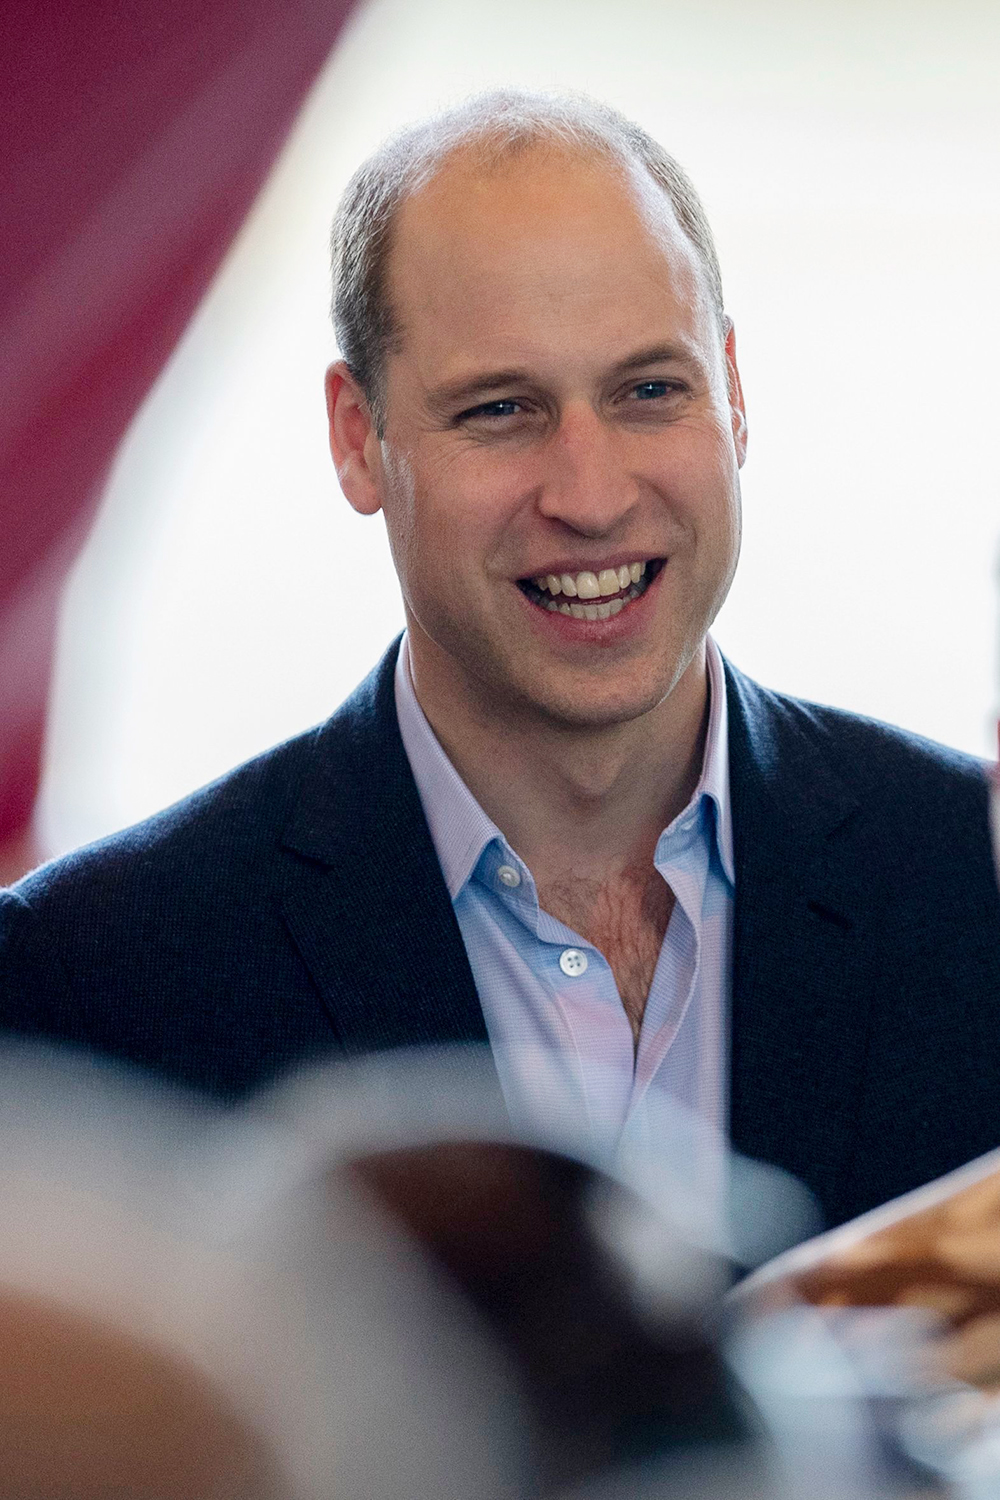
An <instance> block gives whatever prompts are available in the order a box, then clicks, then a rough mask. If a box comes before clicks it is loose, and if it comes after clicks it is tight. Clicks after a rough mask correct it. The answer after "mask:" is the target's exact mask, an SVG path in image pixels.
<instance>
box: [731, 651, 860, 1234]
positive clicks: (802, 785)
mask: <svg viewBox="0 0 1000 1500" xmlns="http://www.w3.org/2000/svg"><path fill="white" fill-rule="evenodd" d="M726 673H727V688H728V705H729V722H730V736H729V738H730V785H731V794H732V810H733V838H734V852H735V866H736V914H735V934H734V952H733V990H732V995H733V999H732V1028H731V1046H732V1053H731V1064H732V1096H731V1099H732V1102H731V1134H732V1141H733V1145H734V1147H735V1148H736V1150H738V1151H741V1152H743V1153H744V1154H746V1155H749V1156H754V1157H759V1158H762V1159H764V1160H766V1161H769V1162H772V1163H774V1164H776V1165H778V1166H781V1167H783V1168H785V1169H786V1170H787V1171H790V1172H791V1173H793V1174H794V1175H795V1176H796V1177H798V1178H800V1179H801V1180H803V1181H805V1182H806V1183H807V1184H808V1185H809V1186H810V1187H811V1188H812V1189H813V1191H814V1192H815V1193H816V1194H817V1196H818V1198H819V1200H820V1202H821V1204H822V1205H823V1206H824V1208H825V1209H826V1210H827V1213H828V1214H832V1215H833V1216H834V1217H836V1216H837V1210H836V1206H837V1202H838V1196H839V1191H840V1185H841V1184H842V1182H843V1178H844V1174H845V1172H846V1171H847V1170H848V1169H849V1166H850V1157H851V1153H852V1147H853V1141H854V1139H855V1132H856V1128H857V1110H858V1104H859V1100H860V1097H861V1090H862V1085H863V1078H864V1061H865V1049H866V1040H867V1016H868V1010H869V1007H870V1004H871V992H872V985H873V976H872V974H871V972H870V962H871V960H870V958H869V957H868V955H870V954H871V953H872V951H873V943H872V941H871V936H870V932H871V928H872V925H873V922H874V921H875V920H876V918H877V914H875V913H873V912H872V911H871V910H870V909H866V908H865V906H864V905H863V904H862V900H861V898H860V897H859V882H858V880H857V872H856V870H855V869H854V867H853V865H852V861H851V857H850V850H851V840H850V828H849V825H850V822H851V820H852V818H853V817H854V816H856V815H857V809H858V803H857V799H856V798H855V797H854V795H853V793H852V792H851V790H850V789H849V788H848V787H846V786H845V785H844V783H843V782H842V781H841V779H840V778H839V777H838V776H837V775H836V773H835V772H834V771H833V770H832V769H831V766H830V758H829V757H828V756H826V755H824V753H823V749H822V739H823V736H824V733H825V731H824V730H823V728H822V726H821V725H820V724H819V723H818V721H816V720H815V719H813V717H812V716H811V715H810V712H809V709H808V707H807V706H805V705H802V704H798V703H791V702H789V701H788V700H786V699H782V698H779V697H777V696H776V695H774V694H771V693H768V692H766V691H765V690H764V689H762V688H759V687H757V686H756V685H755V684H754V683H751V682H750V681H749V680H748V679H747V678H745V677H743V676H742V674H741V673H739V672H736V671H735V670H734V669H733V668H732V667H730V666H729V664H728V663H727V665H726Z"/></svg>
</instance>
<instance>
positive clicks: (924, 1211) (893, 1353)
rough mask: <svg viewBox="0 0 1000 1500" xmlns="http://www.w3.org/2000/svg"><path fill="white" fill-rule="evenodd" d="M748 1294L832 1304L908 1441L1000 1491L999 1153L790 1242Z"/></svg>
mask: <svg viewBox="0 0 1000 1500" xmlns="http://www.w3.org/2000/svg"><path fill="white" fill-rule="evenodd" d="M739 1300H740V1301H741V1302H742V1303H743V1305H744V1306H746V1307H749V1308H752V1309H755V1310H756V1311H758V1312H759V1313H760V1314H762V1315H763V1316H764V1318H765V1319H766V1318H767V1316H768V1315H769V1314H773V1313H774V1311H775V1310H776V1309H778V1310H780V1309H781V1308H792V1307H794V1306H795V1305H796V1304H803V1303H805V1304H809V1305H811V1306H813V1307H815V1308H817V1309H820V1310H822V1312H823V1314H824V1317H825V1321H826V1326H827V1327H828V1329H829V1330H830V1332H831V1334H832V1335H834V1336H836V1338H837V1339H838V1340H839V1341H840V1343H841V1344H842V1346H843V1347H844V1348H845V1350H847V1351H848V1354H849V1357H850V1358H852V1359H853V1360H854V1362H855V1364H856V1365H858V1366H864V1367H866V1368H867V1369H869V1370H870V1369H871V1368H873V1365H878V1366H880V1368H881V1370H882V1377H883V1387H882V1393H883V1395H892V1396H894V1397H895V1398H897V1400H898V1402H899V1403H900V1412H901V1417H900V1423H901V1432H902V1437H903V1442H904V1444H905V1446H906V1447H907V1448H908V1450H909V1451H910V1452H911V1453H913V1454H915V1455H918V1456H920V1457H921V1458H922V1459H923V1460H924V1461H925V1462H926V1463H927V1464H928V1465H929V1466H930V1467H931V1468H934V1469H936V1470H937V1471H938V1472H939V1473H941V1474H942V1475H944V1476H945V1477H947V1478H948V1479H949V1480H950V1481H951V1482H952V1483H953V1484H954V1485H955V1486H956V1493H959V1494H961V1495H963V1496H964V1495H968V1496H975V1497H979V1496H980V1495H983V1496H989V1497H993V1496H997V1495H1000V1152H993V1153H991V1154H990V1155H989V1156H986V1157H983V1158H982V1159H981V1160H979V1161H977V1162H973V1163H971V1164H970V1165H969V1166H968V1167H964V1168H962V1169H961V1170H959V1171H957V1172H953V1173H950V1174H949V1175H948V1176H947V1177H945V1178H942V1179H941V1180H940V1181H939V1182H936V1183H932V1184H930V1186H928V1187H926V1188H921V1189H919V1190H918V1191H916V1192H914V1193H910V1194H907V1195H906V1196H905V1197H904V1198H901V1199H899V1200H898V1201H897V1202H895V1203H891V1204H888V1205H886V1206H885V1207H884V1208H881V1209H877V1210H876V1211H875V1212H873V1213H870V1214H866V1215H865V1216H864V1217H862V1218H861V1219H858V1220H857V1221H855V1222H854V1223H851V1224H846V1225H843V1226H841V1227H840V1228H839V1229H836V1230H834V1231H833V1232H832V1233H830V1234H827V1235H823V1236H821V1237H819V1238H818V1239H816V1240H813V1241H811V1242H809V1243H808V1244H805V1245H802V1246H800V1247H798V1248H797V1249H795V1250H792V1251H790V1252H789V1253H788V1254H787V1255H784V1256H782V1257H780V1258H779V1259H778V1260H777V1261H776V1262H775V1263H774V1264H773V1265H772V1266H769V1267H765V1268H764V1270H763V1271H761V1272H759V1273H758V1275H757V1276H755V1277H754V1278H752V1279H751V1281H750V1282H749V1283H748V1284H747V1285H746V1287H745V1288H743V1289H742V1290H741V1292H740V1294H739ZM904 1351H905V1352H904ZM890 1364H891V1365H892V1366H893V1369H892V1373H891V1374H888V1375H887V1374H886V1371H887V1369H888V1366H889V1365H890Z"/></svg>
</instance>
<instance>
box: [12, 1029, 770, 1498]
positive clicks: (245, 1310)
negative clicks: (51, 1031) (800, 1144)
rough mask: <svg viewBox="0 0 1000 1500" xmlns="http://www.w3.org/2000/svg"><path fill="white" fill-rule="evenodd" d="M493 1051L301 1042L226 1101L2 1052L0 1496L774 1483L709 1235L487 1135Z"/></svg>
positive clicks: (618, 1189)
mask: <svg viewBox="0 0 1000 1500" xmlns="http://www.w3.org/2000/svg"><path fill="white" fill-rule="evenodd" d="M487 1065H488V1059H467V1058H464V1057H459V1058H457V1059H456V1058H454V1057H445V1058H442V1059H433V1060H421V1059H417V1058H409V1059H403V1060H394V1061H393V1062H392V1063H391V1064H389V1063H385V1064H379V1065H375V1064H372V1065H370V1066H366V1067H363V1068H347V1067H341V1068H335V1069H330V1070H323V1071H320V1072H318V1073H317V1074H315V1075H314V1076H313V1077H311V1078H309V1079H307V1080H305V1081H304V1082H301V1083H300V1084H298V1085H296V1086H293V1087H289V1088H285V1089H281V1090H276V1091H275V1092H274V1093H272V1094H269V1095H267V1096H265V1097H263V1098H262V1099H261V1100H259V1101H258V1103H257V1104H256V1105H255V1106H253V1107H251V1108H249V1109H247V1110H243V1111H240V1112H235V1113H224V1112H216V1111H215V1110H214V1109H210V1108H207V1107H205V1106H204V1105H200V1104H196V1103H195V1102H194V1101H193V1100H192V1099H191V1098H189V1097H188V1096H185V1095H180V1094H176V1093H172V1092H168V1091H164V1090H162V1089H159V1088H149V1087H148V1086H143V1085H142V1084H141V1083H140V1082H139V1081H136V1080H135V1079H134V1078H131V1077H128V1078H124V1079H123V1078H122V1077H121V1076H119V1075H116V1074H114V1073H113V1072H111V1071H110V1070H108V1069H107V1068H106V1067H103V1066H101V1065H99V1064H96V1063H94V1062H92V1061H89V1060H87V1059H81V1058H79V1057H76V1058H72V1057H65V1056H52V1055H49V1054H44V1053H39V1052H37V1051H35V1050H33V1049H13V1050H12V1051H10V1052H9V1053H7V1054H6V1055H5V1056H4V1057H3V1058H2V1059H0V1134H2V1136H3V1139H4V1143H5V1152H4V1157H3V1163H2V1166H0V1192H2V1195H3V1203H4V1208H5V1213H4V1230H3V1233H2V1235H0V1333H2V1334H3V1335H4V1337H3V1338H2V1339H0V1477H2V1478H7V1479H9V1484H10V1486H11V1487H10V1488H8V1489H7V1490H4V1489H3V1485H2V1483H0V1494H3V1495H4V1496H5V1500H6V1497H10V1496H13V1495H15V1494H16V1495H17V1496H18V1497H19V1500H35V1497H37V1500H43V1497H44V1500H97V1497H101V1500H106V1497H107V1496H108V1495H110V1494H116V1495H127V1496H128V1497H129V1500H154V1497H155V1500H173V1497H174V1496H177V1497H180V1496H184V1497H185V1500H200V1497H205V1500H209V1497H211V1500H223V1497H225V1500H228V1497H230V1496H231V1497H233V1500H236V1497H239V1500H272V1497H273V1500H327V1497H336V1500H345V1497H346V1500H423V1497H426V1500H441V1497H443V1496H447V1497H448V1500H466V1497H468V1500H491V1497H495V1500H521V1497H524V1500H528V1497H541V1496H547V1495H556V1494H558V1495H562V1496H568V1495H569V1494H570V1493H573V1492H574V1489H575V1488H579V1489H580V1493H581V1494H583V1493H585V1492H586V1493H591V1494H594V1495H596V1494H598V1493H599V1487H600V1485H601V1484H602V1483H604V1482H607V1483H618V1482H619V1479H620V1478H621V1476H623V1475H632V1476H633V1477H634V1479H635V1482H636V1483H639V1482H642V1483H647V1482H652V1479H653V1478H654V1477H655V1476H657V1475H663V1476H667V1477H668V1478H669V1476H670V1475H671V1474H672V1475H673V1481H676V1483H675V1484H674V1487H673V1488H672V1489H671V1491H670V1492H671V1493H672V1494H676V1495H677V1496H678V1497H688V1496H690V1497H694V1496H706V1497H707V1496H709V1495H711V1496H712V1497H713V1500H726V1497H728V1496H730V1495H734V1496H735V1495H736V1494H737V1493H738V1494H739V1495H741V1496H748V1495H751V1496H757V1495H760V1496H764V1495H769V1494H770V1491H769V1490H768V1489H766V1488H765V1471H764V1469H763V1467H762V1466H761V1464H760V1463H759V1456H760V1443H759V1431H758V1426H759V1424H758V1422H757V1419H756V1417H755V1415H754V1410H753V1403H752V1401H750V1400H749V1399H748V1398H747V1396H746V1394H745V1393H744V1392H743V1391H742V1390H741V1389H740V1386H739V1382H738V1381H737V1380H736V1379H735V1378H734V1377H733V1375H732V1373H731V1371H730V1370H729V1368H728V1366H727V1364H726V1361H725V1359H724V1357H723V1355H722V1352H721V1350H720V1347H719V1343H718V1331H719V1330H718V1324H717V1311H718V1308H719V1303H720V1296H721V1293H722V1291H723V1289H724V1287H725V1286H726V1284H727V1283H728V1280H729V1278H730V1269H729V1265H728V1262H727V1260H726V1258H725V1256H723V1255H722V1254H721V1253H720V1252H719V1251H718V1249H715V1248H712V1247H710V1246H707V1245H705V1244H699V1243H696V1242H693V1241H692V1240H691V1239H689V1238H687V1237H686V1236H685V1234H684V1231H683V1227H678V1226H676V1225H675V1224H673V1223H672V1222H671V1218H670V1215H669V1214H668V1213H664V1212H663V1211H662V1206H661V1205H658V1204H657V1203H656V1202H655V1201H653V1197H652V1196H643V1195H642V1194H641V1193H640V1192H639V1191H638V1190H637V1188H635V1187H634V1186H632V1185H631V1184H625V1183H621V1182H618V1181H615V1180H614V1179H612V1178H611V1177H610V1176H608V1175H607V1174H605V1173H602V1172H600V1171H599V1170H598V1169H597V1168H595V1167H593V1166H591V1165H589V1164H587V1163H586V1162H585V1161H583V1160H574V1159H573V1158H572V1157H570V1156H569V1155H568V1154H567V1152H566V1151H565V1150H562V1149H558V1148H556V1147H555V1146H553V1145H551V1144H550V1145H549V1146H547V1147H546V1146H533V1145H531V1144H530V1143H528V1142H526V1141H519V1140H512V1139H510V1138H503V1135H502V1133H501V1132H502V1130H503V1122H502V1119H499V1118H498V1116H497V1115H495V1114H494V1113H493V1109H494V1104H495V1099H496V1096H495V1091H494V1092H485V1091H483V1088H482V1085H483V1082H484V1079H485V1078H486V1077H488V1066H487ZM491 1101H492V1102H491ZM747 1170H748V1171H749V1172H750V1173H751V1177H752V1179H753V1183H752V1190H753V1191H754V1192H756V1194H757V1196H758V1198H759V1197H760V1196H761V1186H762V1184H763V1183H765V1182H767V1183H772V1184H774V1188H775V1199H774V1201H775V1203H776V1204H779V1205H780V1193H779V1192H778V1191H777V1186H776V1182H775V1177H774V1174H765V1177H763V1178H761V1177H759V1176H754V1173H755V1171H756V1169H754V1168H753V1167H749V1166H748V1168H747ZM736 1175H739V1174H738V1170H737V1174H736ZM754 1184H755V1186H753V1185H754ZM657 1191H659V1190H658V1189H657ZM765 1196H766V1190H765ZM673 1481H672V1483H673ZM595 1486H596V1487H597V1488H594V1487H595ZM581 1487H582V1488H581Z"/></svg>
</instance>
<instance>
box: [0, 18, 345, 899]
mask: <svg viewBox="0 0 1000 1500" xmlns="http://www.w3.org/2000/svg"><path fill="white" fill-rule="evenodd" d="M350 5H351V0H171V3H170V4H164V3H163V0H19V3H17V4H10V3H5V4H4V5H3V6H2V7H0V21H2V25H0V32H2V36H3V42H2V46H0V55H2V61H0V72H2V74H3V75H4V82H3V98H4V101H5V103H4V110H5V113H6V115H7V128H6V129H5V131H4V146H3V150H2V152H0V243H2V246H3V250H2V258H0V267H2V269H0V369H2V371H3V377H2V378H3V400H2V402H0V851H2V850H3V849H4V848H6V849H7V850H8V851H9V850H10V849H11V848H14V847H17V846H18V843H19V841H20V840H22V839H23V837H24V835H25V833H26V830H27V828H28V826H29V824H30V820H31V814H32V807H33V804H34V801H35V796H36V792H37V789H38V780H39V767H40V752H41V745H42V739H43V734H44V726H45V710H46V701H47V697H48V688H49V680H50V675H51V657H52V646H53V639H54V630H55V621H56V613H57V608H58V602H59V596H60V591H61V588H62V584H63V581H64V578H65V575H66V571H67V569H68V567H69V565H70V563H71V562H72V560H73V557H74V556H75V553H76V551H77V550H78V548H79V545H80V542H81V541H82V539H83V537H84V535H85V533H86V529H87V526H88V524H89V521H90V518H91V515H92V512H93V510H94V508H95V506H96V504H97V501H98V500H99V498H100V494H101V490H102V487H103V484H104V480H105V476H106V474H107V471H108V467H109V465H110V463H111V460H112V458H113V457H114V454H115V450H116V449H117V447H118V445H119V443H120V441H121V439H122V436H123V434H124V432H125V430H126V428H127V426H128V424H129V422H130V421H131V419H132V417H133V415H134V413H135V411H136V409H137V407H138V406H139V405H140V403H141V402H142V400H143V398H144V396H145V395H146V393H147V391H148V390H149V388H150V386H151V384H152V383H153V381H154V380H155V378H156V376H157V375H158V374H159V372H160V370H161V368H162V367H163V364H164V362H165V361H166V359H167V357H168V356H169V354H170V352H171V350H172V349H173V347H174V345H175V344H176V343H177V340H178V338H179V337H180V335H181V333H182V332H183V330H184V327H185V325H186V323H187V322H188V319H189V318H190V317H191V314H192V312H193V311H194V309H195V308H196V307H197V305H198V302H199V301H200V299H201V297H202V296H203V294H204V292H205V290H206V287H207V286H208V284H209V282H210V281H211V278H212V276H213V275H214V273H215V271H216V269H217V268H218V266H219V263H220V261H221V260H222V258H223V256H224V255H225V253H226V250H227V248H228V246H229V244H230V242H231V241H232V239H233V237H234V235H235V234H236V232H237V230H238V229H239V228H240V225H241V224H242V222H243V220H244V218H245V216H246V214H247V211H248V209H249V208H250V207H251V205H252V203H253V201H254V199H255V197H256V196H257V194H258V192H259V190H260V188H261V186H262V184H263V182H264V180H265V178H266V176H267V174H268V171H269V169H270V167H271V165H272V163H273V161H274V159H275V156H276V154H277V152H278V150H279V149H280V147H281V145H282V143H283V141H284V139H285V137H286V135H287V133H288V131H289V129H290V127H291V125H292V124H293V123H294V120H295V117H296V115H297V113H298V111H299V108H300V106H301V104H302V101H303V98H304V96H305V94H306V91H307V90H308V89H309V87H310V85H311V83H312V82H313V80H314V78H315V76H316V74H317V72H318V71H319V69H320V67H321V66H322V64H323V63H324V61H325V59H326V57H327V55H328V54H329V52H330V49H331V47H332V45H333V42H334V40H335V38H336V36H337V33H338V31H339V30H340V27H341V25H342V22H343V20H344V17H345V15H346V13H347V11H348V10H349V9H350ZM7 863H8V866H9V863H10V861H9V859H8V861H7ZM10 873H12V872H11V871H10V869H9V868H8V874H10Z"/></svg>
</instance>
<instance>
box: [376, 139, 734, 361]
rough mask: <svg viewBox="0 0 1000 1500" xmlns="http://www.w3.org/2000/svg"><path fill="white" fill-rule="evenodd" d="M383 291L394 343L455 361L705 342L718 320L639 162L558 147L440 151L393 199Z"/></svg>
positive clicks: (683, 241) (665, 202)
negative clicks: (504, 156) (510, 152)
mask: <svg viewBox="0 0 1000 1500" xmlns="http://www.w3.org/2000/svg"><path fill="white" fill-rule="evenodd" d="M388 291H389V296H390V298H391V301H392V305H393V310H394V312H395V314H396V318H397V321H398V323H399V326H400V328H401V333H402V340H401V348H402V357H403V359H404V360H405V361H406V362H407V364H408V365H415V366H416V367H417V372H418V373H419V371H420V370H423V371H424V372H425V373H426V375H427V378H428V379H431V378H447V377H448V376H450V375H452V374H460V373H461V369H460V368H457V367H460V366H462V365H464V364H470V365H475V364H477V363H481V362H482V361H486V362H488V363H491V364H492V363H495V362H499V363H500V364H504V363H510V362H514V363H516V364H519V365H520V364H523V363H524V362H525V361H528V362H532V361H534V362H536V363H537V362H541V363H543V364H544V362H545V361H546V360H547V359H553V360H554V359H556V358H558V359H560V360H563V361H565V360H566V359H567V358H572V357H578V358H580V359H588V358H589V359H596V358H599V357H603V356H604V355H606V357H607V361H608V363H613V362H614V360H615V358H617V357H622V356H623V355H625V354H627V353H628V352H629V349H628V347H627V346H628V345H630V344H631V345H632V347H636V341H638V343H641V344H644V345H649V344H652V343H654V342H656V341H658V340H659V339H664V340H677V339H685V338H686V339H688V340H689V341H692V342H696V343H700V342H702V341H703V340H704V339H705V337H706V335H707V332H708V330H709V328H710V327H711V326H712V324H713V321H714V315H713V312H712V307H711V299H710V296H709V293H708V289H707V285H706V278H705V276H704V273H703V271H702V268H701V265H700V262H699V260H698V257H697V254H696V252H695V250H694V248H693V246H692V245H691V244H690V242H689V240H688V239H687V237H686V235H685V234H684V232H683V230H682V229H681V228H680V225H679V224H678V222H677V219H676V216H675V214H674V211H673V207H672V205H671V203H670V201H669V199H668V198H667V196H666V194H665V193H664V192H663V191H662V189H661V188H660V187H659V186H658V185H657V184H656V183H655V182H653V180H652V179H651V178H650V177H649V175H648V174H647V173H646V172H645V171H644V170H643V169H641V168H639V167H636V168H629V167H626V166H623V165H620V164H618V163H616V162H611V161H607V160H605V159H604V158H603V157H598V156H593V155H584V154H582V153H579V152H573V151H569V150H565V149H563V148H558V147H548V146H546V147H544V148H532V149H530V150H529V151H527V152H525V153H524V154H522V155H520V156H518V157H516V158H514V159H513V160H508V161H505V162H503V163H501V164H500V165H489V166H484V164H483V163H482V162H481V161H479V160H477V159H476V157H475V156H474V155H473V154H472V153H466V154H465V155H460V156H458V157H456V158H454V159H452V160H450V161H449V162H447V163H446V165H445V166H444V167H443V168H442V169H441V170H440V171H439V172H438V173H437V174H436V175H435V177H434V178H433V179H432V180H431V181H430V182H428V183H427V184H426V185H424V186H423V187H421V188H420V189H419V190H418V191H417V192H415V193H414V194H413V195H412V196H411V197H410V198H409V199H407V200H406V202H405V203H404V204H403V205H402V207H401V209H400V211H399V215H398V218H397V221H396V226H395V232H394V236H393V248H392V253H391V257H390V263H389V277H388Z"/></svg>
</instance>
